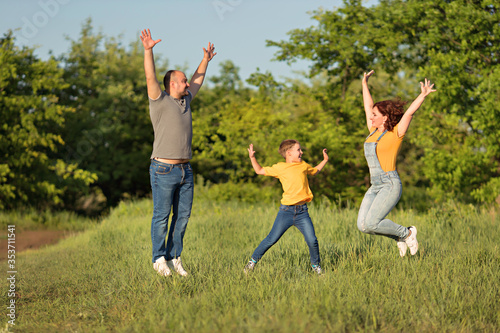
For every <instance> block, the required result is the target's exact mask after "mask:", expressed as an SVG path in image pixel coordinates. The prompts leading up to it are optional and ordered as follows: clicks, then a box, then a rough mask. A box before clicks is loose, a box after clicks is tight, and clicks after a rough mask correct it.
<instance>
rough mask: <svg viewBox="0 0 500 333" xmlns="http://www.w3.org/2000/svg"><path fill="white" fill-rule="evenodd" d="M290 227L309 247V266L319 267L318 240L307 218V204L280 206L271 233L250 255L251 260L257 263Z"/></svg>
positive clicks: (309, 219)
mask: <svg viewBox="0 0 500 333" xmlns="http://www.w3.org/2000/svg"><path fill="white" fill-rule="evenodd" d="M292 225H294V226H296V227H297V228H298V229H299V230H300V232H301V233H302V235H304V239H305V240H306V243H307V246H308V247H309V254H310V256H311V264H313V265H319V263H320V258H319V246H318V239H317V238H316V234H315V232H314V226H313V224H312V221H311V218H310V217H309V212H308V210H307V204H304V205H295V206H286V205H281V206H280V210H279V212H278V216H276V220H274V224H273V228H272V229H271V232H269V235H267V237H266V238H264V240H263V241H262V242H261V243H260V244H259V246H258V247H257V248H256V249H255V251H254V253H253V254H252V259H253V260H255V261H259V260H260V258H262V256H263V255H264V253H266V251H267V250H269V248H270V247H271V246H273V245H274V244H275V243H276V242H277V241H278V240H279V239H280V238H281V236H283V234H284V233H285V231H287V230H288V228H290V227H291V226H292Z"/></svg>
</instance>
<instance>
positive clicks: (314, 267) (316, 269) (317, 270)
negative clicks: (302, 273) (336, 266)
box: [312, 265, 323, 275]
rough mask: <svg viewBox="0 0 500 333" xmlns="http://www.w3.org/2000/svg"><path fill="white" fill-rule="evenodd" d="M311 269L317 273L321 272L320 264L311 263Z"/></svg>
mask: <svg viewBox="0 0 500 333" xmlns="http://www.w3.org/2000/svg"><path fill="white" fill-rule="evenodd" d="M312 269H313V271H314V272H316V274H318V275H321V274H323V271H322V270H321V266H320V265H312Z"/></svg>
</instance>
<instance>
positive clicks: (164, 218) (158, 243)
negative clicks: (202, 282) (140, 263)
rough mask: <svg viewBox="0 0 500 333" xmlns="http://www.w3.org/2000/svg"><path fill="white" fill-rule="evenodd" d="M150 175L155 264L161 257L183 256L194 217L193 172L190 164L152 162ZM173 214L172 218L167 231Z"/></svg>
mask: <svg viewBox="0 0 500 333" xmlns="http://www.w3.org/2000/svg"><path fill="white" fill-rule="evenodd" d="M149 176H150V180H151V190H152V192H153V205H154V210H153V219H152V221H151V241H152V243H153V262H155V261H156V259H158V258H160V257H165V259H166V260H172V259H175V258H178V257H180V255H181V252H182V247H183V239H184V233H185V232H186V227H187V224H188V221H189V217H190V215H191V207H192V205H193V190H194V184H193V171H192V170H191V165H190V164H189V163H184V164H167V163H162V162H159V161H156V160H151V166H150V167H149ZM170 211H172V219H171V222H170V229H168V217H169V215H170ZM167 231H168V238H167V241H166V245H165V238H166V237H167Z"/></svg>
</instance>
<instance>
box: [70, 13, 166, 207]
mask: <svg viewBox="0 0 500 333" xmlns="http://www.w3.org/2000/svg"><path fill="white" fill-rule="evenodd" d="M143 59H144V55H143V48H142V45H140V41H137V42H136V43H133V44H132V45H131V47H130V49H127V48H125V47H123V46H122V45H121V44H120V42H119V41H118V40H117V39H114V38H105V37H104V36H103V35H102V34H100V33H98V34H95V33H94V32H93V29H92V23H91V20H90V19H89V20H87V21H86V22H85V23H84V25H83V27H82V30H81V35H80V37H79V38H78V39H77V40H75V41H71V49H70V51H69V52H68V53H67V54H64V55H62V56H61V62H62V63H63V64H64V79H65V81H66V82H67V83H68V86H67V87H66V88H65V89H64V91H63V92H62V94H61V102H63V103H64V104H65V105H67V106H69V107H72V108H74V109H75V113H73V114H72V115H71V116H70V117H68V119H67V124H66V131H65V135H64V137H65V140H66V141H67V146H66V148H67V149H66V151H65V154H64V159H65V160H67V161H74V162H76V163H78V164H79V165H81V166H82V167H84V168H85V169H87V170H90V171H92V172H95V173H96V174H97V175H98V176H99V179H98V181H97V182H96V183H95V184H94V186H95V187H97V188H98V192H99V191H102V193H103V194H104V195H105V197H106V200H107V205H108V206H114V205H116V204H117V203H118V202H119V201H120V200H121V199H122V198H124V197H127V196H143V195H146V194H148V193H149V192H150V184H149V176H148V167H149V158H150V154H151V150H152V142H153V131H152V127H151V121H150V119H149V109H148V97H147V89H146V81H145V78H144V67H143ZM157 69H158V71H159V72H163V73H164V72H165V67H164V65H163V64H162V62H161V60H158V61H157Z"/></svg>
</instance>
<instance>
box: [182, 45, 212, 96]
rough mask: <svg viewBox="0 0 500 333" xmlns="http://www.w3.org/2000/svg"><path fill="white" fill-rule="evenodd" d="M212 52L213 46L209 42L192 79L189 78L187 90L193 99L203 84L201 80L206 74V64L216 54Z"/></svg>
mask: <svg viewBox="0 0 500 333" xmlns="http://www.w3.org/2000/svg"><path fill="white" fill-rule="evenodd" d="M214 50H215V47H214V44H210V42H209V43H208V47H207V49H205V48H203V59H202V60H201V63H200V65H199V66H198V69H196V72H195V73H194V75H193V77H192V78H191V82H189V89H188V90H189V91H190V92H191V95H192V96H193V98H194V96H195V95H196V94H197V93H198V91H199V90H200V88H201V85H202V84H203V80H205V73H206V72H207V67H208V63H209V62H210V60H212V58H213V57H214V56H215V55H216V54H217V53H216V52H214Z"/></svg>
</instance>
